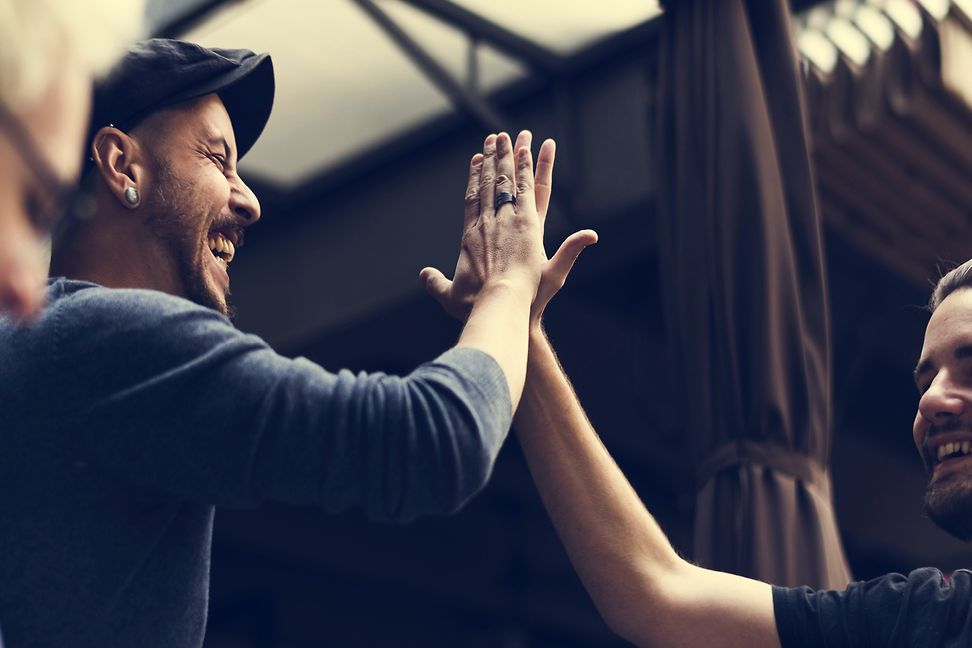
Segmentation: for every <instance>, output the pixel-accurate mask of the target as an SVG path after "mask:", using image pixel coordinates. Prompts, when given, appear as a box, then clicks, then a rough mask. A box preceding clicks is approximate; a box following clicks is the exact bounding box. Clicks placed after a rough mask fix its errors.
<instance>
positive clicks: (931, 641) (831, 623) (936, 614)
mask: <svg viewBox="0 0 972 648" xmlns="http://www.w3.org/2000/svg"><path fill="white" fill-rule="evenodd" d="M773 607H774V610H775V614H776V628H777V631H778V632H779V636H780V643H781V644H782V645H783V648H802V647H804V646H807V647H809V646H814V647H818V646H820V647H824V648H835V647H843V646H847V647H850V646H855V647H857V646H860V647H868V648H870V647H874V648H878V647H882V648H883V647H885V646H887V647H888V648H891V647H894V648H911V647H915V648H918V647H920V648H946V647H947V648H960V647H961V648H968V647H970V646H972V572H969V571H966V570H964V569H962V570H958V571H956V572H955V573H954V574H953V575H952V578H951V579H950V580H949V579H946V578H945V577H944V576H943V575H942V573H941V572H940V571H938V570H937V569H933V568H931V567H925V568H922V569H916V570H915V571H913V572H911V573H910V574H908V575H907V576H904V575H902V574H888V575H887V576H883V577H881V578H876V579H874V580H870V581H866V582H860V583H852V584H851V585H849V586H848V587H847V589H845V590H843V591H818V592H815V591H813V590H811V589H810V588H809V587H795V588H784V587H774V588H773Z"/></svg>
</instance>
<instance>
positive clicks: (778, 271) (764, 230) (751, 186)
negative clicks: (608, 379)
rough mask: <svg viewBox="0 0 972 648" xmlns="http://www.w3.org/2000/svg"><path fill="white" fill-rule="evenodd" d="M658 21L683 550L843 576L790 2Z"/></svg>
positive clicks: (834, 582)
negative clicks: (687, 522) (690, 493)
mask: <svg viewBox="0 0 972 648" xmlns="http://www.w3.org/2000/svg"><path fill="white" fill-rule="evenodd" d="M663 21H664V27H663V28H662V31H663V34H662V44H661V48H662V55H661V58H660V76H659V84H660V85H659V102H660V103H659V122H660V123H659V130H658V138H659V139H658V144H659V151H658V153H659V157H658V164H659V167H660V169H661V173H660V184H659V219H658V222H659V239H658V249H659V263H660V271H661V281H662V294H663V309H664V317H665V321H666V338H667V345H668V348H669V350H670V358H671V360H670V364H671V367H670V369H671V371H670V373H669V375H670V376H671V377H672V380H674V381H675V384H674V387H675V389H674V390H673V391H674V392H675V394H676V398H675V400H674V402H673V403H672V408H673V410H672V413H673V417H672V422H673V423H674V424H675V425H677V426H678V427H679V428H680V429H682V430H683V431H684V433H685V434H687V435H688V436H689V443H690V445H691V448H692V452H693V463H694V466H695V473H696V474H695V478H696V484H697V493H696V521H695V552H694V559H695V560H696V561H698V562H699V563H700V564H703V565H705V566H707V567H711V568H714V569H719V570H724V571H730V572H735V573H739V574H743V575H746V576H750V577H752V578H758V579H761V580H764V581H767V582H771V583H775V584H779V585H788V586H793V585H803V584H806V585H810V586H813V587H827V588H842V587H843V586H845V585H846V584H847V582H848V581H849V579H850V574H849V570H848V567H847V563H846V560H845V557H844V553H843V549H842V547H841V542H840V538H839V534H838V530H837V524H836V520H835V517H834V512H833V506H832V497H831V486H830V478H829V473H828V461H829V454H830V435H831V375H830V372H831V360H830V339H829V330H828V326H829V322H828V312H827V286H826V277H825V271H824V255H823V243H822V235H821V225H820V219H819V216H818V211H817V201H816V197H815V193H814V183H813V177H812V171H811V165H810V157H809V153H808V141H807V133H808V130H807V127H806V118H805V101H804V97H803V89H802V86H801V77H800V72H799V67H798V60H797V55H796V50H795V46H794V41H793V30H792V23H791V20H790V15H789V8H788V6H787V4H786V1H785V0H678V1H677V2H669V3H667V6H666V7H665V16H664V18H663Z"/></svg>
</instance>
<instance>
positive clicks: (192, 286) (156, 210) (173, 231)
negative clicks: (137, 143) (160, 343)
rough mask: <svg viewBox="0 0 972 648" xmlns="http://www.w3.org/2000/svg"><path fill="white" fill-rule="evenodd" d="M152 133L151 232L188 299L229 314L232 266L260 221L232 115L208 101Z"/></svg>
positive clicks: (215, 100) (214, 99) (168, 117)
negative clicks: (239, 162)
mask: <svg viewBox="0 0 972 648" xmlns="http://www.w3.org/2000/svg"><path fill="white" fill-rule="evenodd" d="M160 127H162V128H160ZM147 128H148V130H149V132H150V139H151V146H150V147H149V148H150V150H151V156H152V158H154V161H153V166H154V167H155V168H154V169H153V176H154V181H153V183H152V190H151V191H149V192H148V194H147V195H146V196H144V203H143V206H144V208H145V210H146V211H147V215H146V218H147V225H148V227H149V230H150V232H151V234H152V235H153V236H154V237H155V238H156V239H157V241H158V242H160V243H161V244H162V247H163V249H164V251H165V253H166V254H167V255H168V256H169V257H170V260H171V262H172V263H173V264H174V266H175V268H176V271H177V274H178V277H179V280H180V282H181V284H182V293H183V296H184V297H186V298H188V299H190V300H192V301H194V302H196V303H198V304H201V305H203V306H208V307H210V308H213V309H215V310H218V311H219V312H221V313H223V314H225V315H229V314H230V306H229V302H228V297H229V293H230V279H229V274H228V267H229V264H230V263H231V262H232V260H233V257H234V256H235V254H236V250H237V249H238V248H239V247H240V246H241V245H242V243H243V232H244V228H245V227H248V226H249V225H252V224H253V223H255V222H256V221H257V220H258V219H259V218H260V203H259V201H258V200H257V198H256V196H255V195H254V194H253V192H252V191H250V189H249V187H247V186H246V184H245V183H244V182H243V180H242V179H240V177H239V175H238V173H237V168H236V139H235V136H234V133H233V125H232V122H231V121H230V118H229V114H228V113H227V112H226V108H225V107H224V106H223V102H222V101H220V99H219V97H218V96H217V95H215V94H213V95H207V96H206V97H203V98H202V99H199V100H197V101H196V102H194V103H192V104H190V105H188V106H185V107H180V108H177V109H175V110H173V111H169V112H168V113H166V114H164V115H161V116H160V118H159V119H158V120H156V121H155V123H150V124H149V125H148V126H147ZM143 130H144V129H143Z"/></svg>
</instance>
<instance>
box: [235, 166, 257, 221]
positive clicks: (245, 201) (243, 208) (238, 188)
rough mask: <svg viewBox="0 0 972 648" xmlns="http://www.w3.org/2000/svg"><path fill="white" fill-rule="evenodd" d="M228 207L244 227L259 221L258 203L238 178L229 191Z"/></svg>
mask: <svg viewBox="0 0 972 648" xmlns="http://www.w3.org/2000/svg"><path fill="white" fill-rule="evenodd" d="M229 206H230V209H231V210H232V212H233V213H234V214H235V215H236V216H237V218H239V219H240V220H242V221H243V226H244V227H246V226H249V225H253V224H254V223H256V222H257V221H258V220H260V201H259V200H258V199H257V197H256V194H254V193H253V192H252V191H251V190H250V188H249V187H248V186H247V185H246V183H245V182H243V180H242V179H240V178H237V179H236V182H235V183H233V185H232V188H231V189H230V198H229Z"/></svg>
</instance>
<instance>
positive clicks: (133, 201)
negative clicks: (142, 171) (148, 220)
mask: <svg viewBox="0 0 972 648" xmlns="http://www.w3.org/2000/svg"><path fill="white" fill-rule="evenodd" d="M141 200H142V198H141V196H139V195H138V189H136V188H135V187H125V202H127V203H128V204H129V206H131V207H138V203H139V202H140V201H141Z"/></svg>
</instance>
